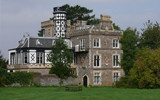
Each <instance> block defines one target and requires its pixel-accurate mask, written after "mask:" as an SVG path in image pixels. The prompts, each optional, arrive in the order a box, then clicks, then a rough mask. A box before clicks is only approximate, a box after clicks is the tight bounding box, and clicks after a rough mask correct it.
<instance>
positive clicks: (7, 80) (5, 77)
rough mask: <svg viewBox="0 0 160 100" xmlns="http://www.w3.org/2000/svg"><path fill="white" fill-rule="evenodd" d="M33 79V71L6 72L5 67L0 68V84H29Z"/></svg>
mask: <svg viewBox="0 0 160 100" xmlns="http://www.w3.org/2000/svg"><path fill="white" fill-rule="evenodd" d="M32 81H33V73H27V72H14V73H7V70H6V69H2V68H0V86H1V87H2V86H6V85H11V84H13V83H19V84H20V85H30V84H31V83H32Z"/></svg>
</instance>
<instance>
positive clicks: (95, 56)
mask: <svg viewBox="0 0 160 100" xmlns="http://www.w3.org/2000/svg"><path fill="white" fill-rule="evenodd" d="M94 66H95V67H99V66H100V56H99V55H94Z"/></svg>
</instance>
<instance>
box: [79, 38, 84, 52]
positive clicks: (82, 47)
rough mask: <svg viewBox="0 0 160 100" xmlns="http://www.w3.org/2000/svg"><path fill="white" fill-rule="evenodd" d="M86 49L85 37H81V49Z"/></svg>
mask: <svg viewBox="0 0 160 100" xmlns="http://www.w3.org/2000/svg"><path fill="white" fill-rule="evenodd" d="M84 50H85V39H81V40H80V51H84Z"/></svg>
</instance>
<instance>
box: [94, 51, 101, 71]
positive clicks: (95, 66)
mask: <svg viewBox="0 0 160 100" xmlns="http://www.w3.org/2000/svg"><path fill="white" fill-rule="evenodd" d="M95 56H99V66H97V64H98V63H97V61H98V57H96V65H94V63H95V59H94V58H95ZM93 66H94V68H100V67H101V55H100V54H94V55H93Z"/></svg>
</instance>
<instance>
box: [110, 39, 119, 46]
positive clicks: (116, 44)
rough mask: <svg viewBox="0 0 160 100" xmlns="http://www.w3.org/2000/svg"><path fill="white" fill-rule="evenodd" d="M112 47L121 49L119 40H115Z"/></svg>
mask: <svg viewBox="0 0 160 100" xmlns="http://www.w3.org/2000/svg"><path fill="white" fill-rule="evenodd" d="M112 47H113V48H119V40H118V39H113V40H112Z"/></svg>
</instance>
